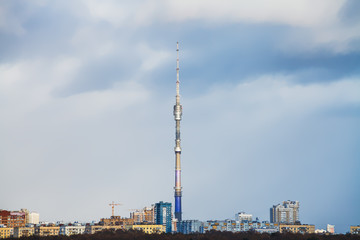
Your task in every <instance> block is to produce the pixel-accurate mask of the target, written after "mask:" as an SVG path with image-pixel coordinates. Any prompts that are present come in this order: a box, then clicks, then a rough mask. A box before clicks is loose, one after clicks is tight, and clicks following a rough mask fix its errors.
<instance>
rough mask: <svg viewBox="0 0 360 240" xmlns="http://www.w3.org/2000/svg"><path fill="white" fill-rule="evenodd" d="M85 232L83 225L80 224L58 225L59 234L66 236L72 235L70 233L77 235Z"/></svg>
mask: <svg viewBox="0 0 360 240" xmlns="http://www.w3.org/2000/svg"><path fill="white" fill-rule="evenodd" d="M84 233H85V226H83V225H81V224H75V225H72V224H70V225H62V226H60V232H59V234H60V235H66V236H72V235H78V234H84Z"/></svg>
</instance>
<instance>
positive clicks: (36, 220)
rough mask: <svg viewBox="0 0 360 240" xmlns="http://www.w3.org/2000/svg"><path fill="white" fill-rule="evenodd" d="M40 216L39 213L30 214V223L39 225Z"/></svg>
mask: <svg viewBox="0 0 360 240" xmlns="http://www.w3.org/2000/svg"><path fill="white" fill-rule="evenodd" d="M39 220H40V215H39V214H38V213H37V212H31V213H29V222H28V223H32V224H39Z"/></svg>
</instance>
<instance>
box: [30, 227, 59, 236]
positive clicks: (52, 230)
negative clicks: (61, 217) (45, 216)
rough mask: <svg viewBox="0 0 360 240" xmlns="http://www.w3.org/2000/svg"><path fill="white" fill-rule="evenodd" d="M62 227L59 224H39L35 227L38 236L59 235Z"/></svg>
mask: <svg viewBox="0 0 360 240" xmlns="http://www.w3.org/2000/svg"><path fill="white" fill-rule="evenodd" d="M59 232H60V227H59V226H38V227H35V235H36V236H40V237H43V236H57V235H59Z"/></svg>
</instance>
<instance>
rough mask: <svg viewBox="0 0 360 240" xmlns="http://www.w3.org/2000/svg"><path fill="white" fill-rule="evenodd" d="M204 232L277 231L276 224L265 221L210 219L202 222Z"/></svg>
mask: <svg viewBox="0 0 360 240" xmlns="http://www.w3.org/2000/svg"><path fill="white" fill-rule="evenodd" d="M203 229H204V232H208V231H211V230H216V231H221V232H223V231H227V232H246V231H256V232H268V233H273V232H278V231H279V227H278V224H272V223H269V222H267V221H262V222H260V221H252V222H249V221H247V220H244V221H242V222H240V221H235V220H230V219H227V220H221V221H219V220H210V221H206V222H204V223H203Z"/></svg>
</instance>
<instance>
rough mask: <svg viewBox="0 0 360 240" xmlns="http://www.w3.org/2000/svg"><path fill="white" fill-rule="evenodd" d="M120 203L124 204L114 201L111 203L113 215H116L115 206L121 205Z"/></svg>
mask: <svg viewBox="0 0 360 240" xmlns="http://www.w3.org/2000/svg"><path fill="white" fill-rule="evenodd" d="M120 205H122V204H121V203H114V201H112V203H110V204H109V206H111V208H112V209H111V210H112V215H111V216H112V217H114V216H115V215H114V210H115V206H120Z"/></svg>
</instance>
